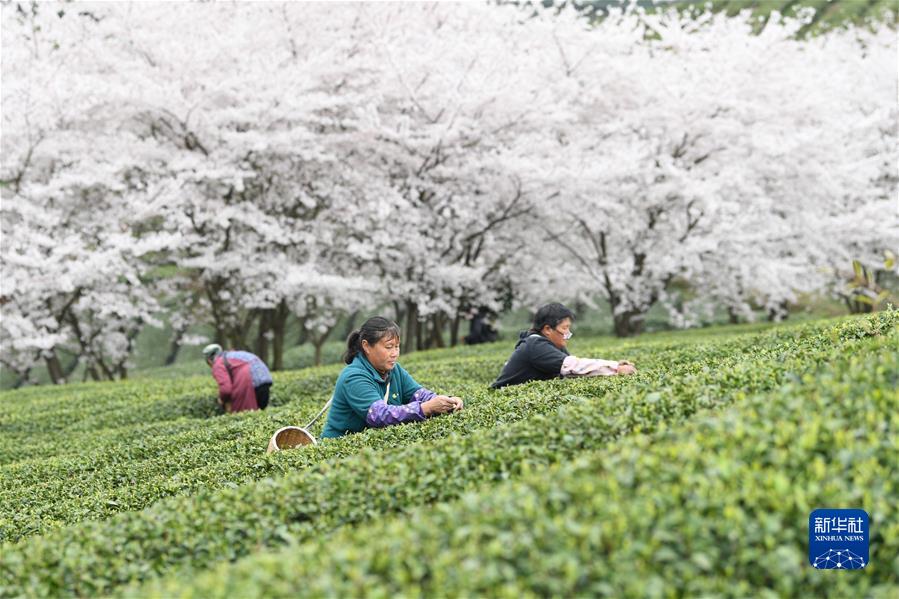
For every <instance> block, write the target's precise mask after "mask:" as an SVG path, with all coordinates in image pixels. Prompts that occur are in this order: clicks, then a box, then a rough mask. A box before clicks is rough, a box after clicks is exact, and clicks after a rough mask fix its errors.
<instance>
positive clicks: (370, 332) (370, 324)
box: [343, 316, 400, 374]
mask: <svg viewBox="0 0 899 599" xmlns="http://www.w3.org/2000/svg"><path fill="white" fill-rule="evenodd" d="M360 353H361V354H362V355H364V356H365V358H366V359H367V360H368V361H369V363H370V364H371V365H372V366H374V367H375V370H377V371H378V372H380V373H382V374H383V373H387V372H389V371H390V370H393V367H394V366H395V365H396V361H397V359H398V358H399V357H400V327H399V326H398V325H397V324H396V323H395V322H393V321H392V320H387V319H386V318H383V317H381V316H375V317H373V318H369V319H368V320H366V321H365V322H364V323H362V326H361V327H359V328H358V329H356V330H355V331H353V332H352V333H350V336H349V337H348V338H347V340H346V353H345V354H344V355H343V361H344V362H346V363H347V364H349V363H351V362H352V361H353V359H355V357H356V356H357V355H358V354H360Z"/></svg>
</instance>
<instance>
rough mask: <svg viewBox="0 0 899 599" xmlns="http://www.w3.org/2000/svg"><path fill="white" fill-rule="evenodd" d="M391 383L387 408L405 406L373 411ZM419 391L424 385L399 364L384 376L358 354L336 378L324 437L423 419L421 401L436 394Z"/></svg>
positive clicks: (339, 435) (323, 433)
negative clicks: (369, 427) (374, 405)
mask: <svg viewBox="0 0 899 599" xmlns="http://www.w3.org/2000/svg"><path fill="white" fill-rule="evenodd" d="M388 383H389V384H390V394H389V395H388V397H387V406H388V408H389V407H390V406H406V407H405V408H400V409H396V408H390V409H388V410H385V409H383V408H382V409H380V410H374V409H373V406H372V404H374V403H375V402H377V401H380V400H382V399H384V394H385V393H386V392H387V385H388ZM419 390H422V386H421V385H419V384H418V383H417V382H415V379H413V378H412V377H411V376H409V373H408V372H406V371H405V370H404V369H403V367H402V366H400V365H399V364H396V365H395V366H394V367H393V370H391V371H390V372H388V373H387V377H386V378H384V377H382V376H381V374H380V373H379V372H378V371H377V370H375V368H374V366H372V365H371V364H370V363H369V361H368V360H367V359H366V358H365V356H364V355H363V354H362V353H359V354H357V355H356V357H355V358H354V359H353V361H352V363H350V364H349V365H347V367H346V368H344V369H343V371H342V372H341V373H340V376H339V377H338V378H337V385H336V386H335V387H334V400H333V401H332V403H331V408H330V410H329V411H328V421H327V422H326V423H325V430H324V432H322V437H323V438H325V439H327V438H332V437H341V436H343V435H345V434H347V433H358V432H359V431H361V430H362V429H364V428H366V427H367V426H387V425H389V424H399V423H401V422H412V421H420V420H424V414H422V412H421V405H420V402H421V401H422V400H424V399H426V398H429V397H432V396H433V395H434V394H433V393H432V392H427V393H422V392H420V393H417V394H416V392H417V391H419ZM424 391H427V390H424ZM407 404H408V405H407Z"/></svg>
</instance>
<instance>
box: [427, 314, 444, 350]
mask: <svg viewBox="0 0 899 599" xmlns="http://www.w3.org/2000/svg"><path fill="white" fill-rule="evenodd" d="M444 320H445V319H444V317H443V314H440V313H438V314H434V315H433V316H431V338H430V340H429V341H428V348H432V347H438V348H439V347H446V344H445V343H444V342H443V326H444V324H445V323H444Z"/></svg>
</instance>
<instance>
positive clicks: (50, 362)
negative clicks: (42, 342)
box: [44, 351, 66, 385]
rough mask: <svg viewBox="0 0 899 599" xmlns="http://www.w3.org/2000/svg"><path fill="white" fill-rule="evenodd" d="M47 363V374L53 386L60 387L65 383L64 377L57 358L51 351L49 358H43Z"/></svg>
mask: <svg viewBox="0 0 899 599" xmlns="http://www.w3.org/2000/svg"><path fill="white" fill-rule="evenodd" d="M44 359H45V360H46V362H47V373H48V374H49V375H50V380H51V381H53V384H54V385H61V384H63V383H65V382H66V377H65V376H64V375H63V374H62V365H61V364H60V363H59V356H57V355H56V352H55V351H53V352H52V353H51V354H50V357H49V358H44Z"/></svg>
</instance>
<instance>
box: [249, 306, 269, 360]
mask: <svg viewBox="0 0 899 599" xmlns="http://www.w3.org/2000/svg"><path fill="white" fill-rule="evenodd" d="M273 313H274V310H261V311H260V314H259V329H258V330H257V331H256V343H255V346H254V348H253V349H254V352H253V353H255V354H256V355H257V356H259V359H260V360H262V361H263V362H265V363H266V364H268V363H269V362H268V335H267V333H268V332H269V331H270V330H271V328H272V320H273V316H274V314H273Z"/></svg>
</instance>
